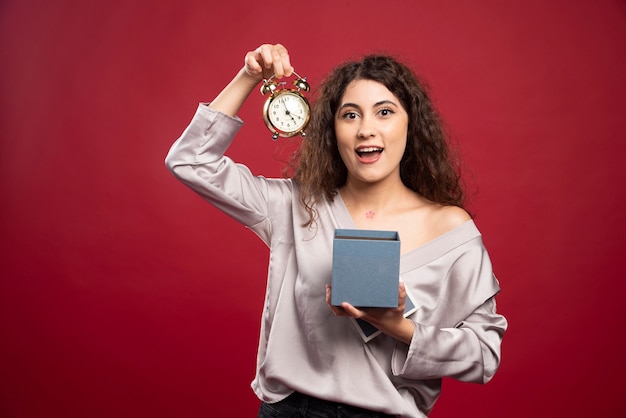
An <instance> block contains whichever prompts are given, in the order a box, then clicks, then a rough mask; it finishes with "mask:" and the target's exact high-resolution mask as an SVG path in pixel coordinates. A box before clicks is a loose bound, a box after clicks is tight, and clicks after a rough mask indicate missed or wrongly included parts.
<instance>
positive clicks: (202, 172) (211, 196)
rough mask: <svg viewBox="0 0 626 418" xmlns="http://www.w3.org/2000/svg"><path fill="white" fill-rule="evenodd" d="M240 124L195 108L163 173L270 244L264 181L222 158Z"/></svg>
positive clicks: (232, 119)
mask: <svg viewBox="0 0 626 418" xmlns="http://www.w3.org/2000/svg"><path fill="white" fill-rule="evenodd" d="M242 125H243V122H242V121H241V119H239V118H237V117H235V118H233V117H230V116H228V115H225V114H223V113H220V112H217V111H215V110H213V109H211V108H209V107H208V106H206V105H203V104H200V105H199V106H198V109H197V111H196V114H195V115H194V117H193V119H192V121H191V123H190V124H189V126H188V127H187V129H185V131H184V132H183V134H182V135H181V137H180V138H179V139H178V140H177V141H176V142H175V143H174V144H173V145H172V147H171V148H170V151H169V153H168V155H167V157H166V159H165V164H166V166H167V167H168V169H169V170H170V171H171V172H172V173H173V174H174V176H175V177H176V178H178V179H179V180H180V181H181V182H183V183H184V184H186V185H187V186H188V187H190V188H191V189H192V190H194V191H195V192H196V193H198V194H199V195H200V196H201V197H202V198H203V199H205V200H207V201H209V202H210V203H211V204H213V205H214V206H215V207H217V208H218V209H220V210H222V211H223V212H225V213H226V214H227V215H229V216H231V217H232V218H234V219H235V220H237V221H238V222H240V223H242V224H244V225H245V226H247V227H249V228H251V229H253V230H254V231H255V232H256V233H257V234H258V235H259V236H260V237H261V239H263V240H264V242H266V243H268V242H269V234H270V223H269V221H268V199H269V197H268V196H269V191H268V182H269V180H268V179H265V178H264V177H260V176H254V175H252V173H251V172H250V170H249V169H248V168H247V167H246V166H244V165H241V164H236V163H235V162H234V161H232V160H231V159H230V158H228V157H226V156H224V153H225V151H226V149H227V148H228V146H229V145H230V144H231V142H232V140H233V138H234V136H235V134H236V133H237V132H238V131H239V129H240V128H241V126H242Z"/></svg>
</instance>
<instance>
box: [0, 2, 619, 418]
mask: <svg viewBox="0 0 626 418" xmlns="http://www.w3.org/2000/svg"><path fill="white" fill-rule="evenodd" d="M0 41H1V44H0V62H1V65H0V75H1V77H0V83H1V85H0V92H1V100H2V104H1V112H0V135H1V137H0V138H1V142H0V196H1V202H2V206H1V209H0V246H1V248H0V277H1V281H0V415H1V416H2V417H7V418H18V417H65V418H68V417H138V416H145V417H148V416H149V417H174V416H175V417H206V416H216V417H217V416H235V417H251V416H255V414H256V410H257V408H258V401H257V400H256V398H255V397H254V395H253V393H252V391H251V390H250V388H249V383H250V381H251V380H252V378H253V372H254V360H255V354H256V344H257V338H258V326H259V318H260V311H261V307H262V300H263V291H264V287H265V272H266V262H267V255H268V252H267V249H266V248H265V247H264V245H263V244H262V243H261V242H260V241H259V240H258V239H257V238H256V237H255V236H254V235H253V234H251V233H250V232H249V231H247V230H245V229H244V228H243V227H241V226H240V225H238V224H236V223H234V222H233V221H232V220H230V219H229V218H227V217H226V216H224V215H223V214H221V213H219V212H218V211H217V210H215V209H214V208H212V207H211V206H210V205H208V204H206V203H204V202H203V201H202V200H201V199H199V198H198V197H196V196H195V195H194V194H192V193H191V192H190V191H188V190H187V189H186V188H184V187H183V186H182V185H181V184H179V183H178V182H176V181H175V180H174V178H173V177H172V176H171V175H170V174H169V173H168V172H167V171H166V169H165V167H164V164H163V159H164V157H165V154H166V152H167V150H168V149H169V146H170V145H171V143H172V142H173V141H174V140H175V139H176V138H177V137H178V135H179V134H180V133H181V132H182V130H183V129H184V127H185V126H186V125H187V123H188V122H189V120H190V118H191V116H192V114H193V112H194V111H195V108H196V104H197V102H200V101H206V100H210V99H211V98H212V97H213V96H214V95H215V94H216V93H217V92H218V90H219V89H220V88H221V86H223V85H224V84H225V83H226V82H228V81H229V80H230V78H231V77H232V76H233V75H234V73H235V72H236V71H237V70H238V69H239V68H240V66H241V65H242V62H243V56H244V54H245V52H246V51H248V50H249V49H252V48H254V47H256V46H257V45H258V44H260V43H263V42H277V41H280V42H282V43H284V44H285V45H286V46H287V47H288V48H289V49H290V51H291V53H292V58H293V62H294V64H295V67H296V70H297V71H298V72H299V73H300V74H301V75H306V76H308V79H309V81H310V83H311V84H312V85H313V87H315V86H316V83H317V82H319V80H320V78H321V77H322V75H323V74H325V73H326V72H327V71H328V70H329V69H330V68H331V67H332V66H333V65H334V64H336V63H337V62H339V61H342V60H344V59H346V58H350V57H355V56H359V55H361V54H362V53H364V52H370V51H387V52H391V53H393V54H396V55H399V56H400V57H402V58H404V60H405V61H407V62H408V63H409V64H410V65H411V66H413V67H414V68H415V69H416V70H417V71H418V72H419V73H420V74H422V75H423V76H424V78H425V79H426V80H428V82H429V84H430V86H431V90H432V93H433V97H434V99H435V102H436V104H437V106H438V108H439V109H440V111H441V112H442V114H443V115H444V118H445V119H446V120H447V122H448V124H449V127H450V131H451V134H452V136H453V138H454V139H455V141H457V142H458V143H459V145H460V147H461V150H462V153H463V157H464V160H465V162H466V164H467V166H468V167H469V170H470V176H469V178H470V179H471V182H472V185H473V186H472V190H475V191H476V193H475V195H474V198H473V199H472V201H471V208H472V210H473V211H474V213H475V214H476V222H477V224H478V226H479V228H480V229H481V231H482V232H483V234H484V238H485V242H486V244H487V246H488V248H489V250H490V253H491V256H492V259H493V262H494V266H495V271H496V274H497V276H498V277H499V279H500V282H501V285H502V288H503V292H502V294H501V296H500V298H499V309H500V310H501V312H502V313H504V314H505V315H506V316H507V318H508V319H509V321H510V330H509V332H508V333H507V335H506V337H505V340H504V344H503V363H502V367H501V369H500V372H499V373H498V374H497V375H496V377H495V378H494V380H493V381H492V382H491V383H489V384H488V385H486V386H480V385H472V384H461V383H458V382H454V381H451V380H446V381H445V383H444V392H443V395H442V397H441V399H440V402H439V404H438V405H437V406H436V408H435V411H434V412H433V414H432V416H433V417H446V416H464V417H529V416H532V417H554V416H572V417H588V416H597V417H622V416H624V415H625V414H626V401H625V399H626V398H624V395H623V391H624V388H625V387H624V382H623V380H622V379H623V376H624V375H626V364H625V361H624V354H623V353H624V342H625V340H626V338H624V335H625V331H624V326H623V325H624V320H625V319H626V309H625V308H624V305H625V304H624V292H625V291H626V285H625V284H624V283H625V280H624V279H625V277H624V273H623V268H622V263H623V261H624V259H625V257H626V251H625V248H624V247H625V246H624V244H623V243H622V237H623V234H624V232H626V215H625V211H624V203H625V202H626V187H625V186H624V181H625V180H626V175H625V173H624V168H623V164H622V159H623V154H624V151H626V145H625V139H626V134H625V132H626V118H625V117H624V112H625V111H626V100H625V97H626V53H625V51H626V3H624V1H623V0H593V1H592V0H586V1H574V2H572V1H565V0H557V1H543V0H530V1H525V2H503V1H499V0H486V1H450V0H445V1H437V2H427V1H411V2H409V1H399V0H386V1H357V0H350V1H348V0H333V1H315V2H280V1H275V0H268V1H264V2H259V1H255V2H209V1H186V2H181V1H159V0H157V1H132V0H130V1H129V0H111V1H107V2H100V1H97V2H96V1H78V0H76V1H70V0H61V1H43V0H20V1H15V0H4V1H2V2H1V3H0ZM262 100H263V99H262V98H261V96H260V95H258V94H256V93H255V94H253V97H252V98H251V99H250V100H249V101H248V103H247V104H246V106H245V108H244V109H243V110H242V112H241V116H242V117H243V118H244V120H246V126H245V127H244V128H243V130H242V131H241V133H240V136H239V137H238V140H237V141H236V143H235V145H234V146H233V147H232V149H231V151H230V154H231V155H232V156H233V157H234V158H235V159H236V160H240V161H245V162H246V163H247V164H248V165H249V166H251V168H252V169H253V170H254V171H255V172H256V173H258V174H264V175H266V176H275V175H279V174H280V169H281V167H282V163H281V152H280V148H281V142H279V143H274V142H273V141H272V140H271V139H270V136H269V133H268V132H267V131H266V130H265V127H264V126H263V122H262V119H261V115H260V109H261V105H262ZM231 399H237V400H236V401H235V403H232V404H231V403H230V401H229V400H231Z"/></svg>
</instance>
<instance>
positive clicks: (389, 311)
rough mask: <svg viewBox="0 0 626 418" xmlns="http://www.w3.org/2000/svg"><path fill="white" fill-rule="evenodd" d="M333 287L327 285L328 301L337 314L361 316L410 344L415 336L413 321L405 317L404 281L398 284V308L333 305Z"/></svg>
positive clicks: (383, 330) (388, 333) (347, 304)
mask: <svg viewBox="0 0 626 418" xmlns="http://www.w3.org/2000/svg"><path fill="white" fill-rule="evenodd" d="M331 295H332V288H331V286H330V285H326V303H327V304H328V306H329V307H330V309H331V310H332V311H333V313H334V314H335V315H336V316H348V317H351V318H359V319H362V320H364V321H367V322H369V323H370V324H372V325H373V326H375V327H376V328H378V329H379V330H381V331H382V332H384V333H385V334H387V335H389V336H392V337H394V338H396V339H398V340H400V341H402V342H405V343H407V344H409V343H410V342H411V339H412V338H413V330H414V325H413V322H412V321H410V320H408V319H406V318H405V317H404V308H405V305H406V288H405V287H404V283H402V282H400V284H399V285H398V307H397V308H361V309H359V308H356V307H354V306H352V305H351V304H349V303H348V302H343V303H342V304H341V306H333V305H331V303H330V301H331Z"/></svg>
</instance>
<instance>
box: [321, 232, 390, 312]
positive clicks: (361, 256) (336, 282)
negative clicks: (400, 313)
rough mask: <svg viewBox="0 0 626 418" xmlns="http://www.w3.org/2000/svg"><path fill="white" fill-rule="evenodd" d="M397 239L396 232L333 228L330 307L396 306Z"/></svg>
mask: <svg viewBox="0 0 626 418" xmlns="http://www.w3.org/2000/svg"><path fill="white" fill-rule="evenodd" d="M399 277H400V237H399V236H398V233H397V232H396V231H374V230H364V229H336V230H335V237H334V239H333V269H332V287H333V291H332V298H331V304H332V305H334V306H338V305H341V303H342V302H348V303H350V304H351V305H353V306H356V307H358V308H394V307H397V306H398V281H399Z"/></svg>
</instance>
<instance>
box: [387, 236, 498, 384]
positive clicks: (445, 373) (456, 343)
mask: <svg viewBox="0 0 626 418" xmlns="http://www.w3.org/2000/svg"><path fill="white" fill-rule="evenodd" d="M477 241H478V242H474V243H472V244H469V246H470V247H471V248H470V249H469V250H468V251H464V252H463V253H462V255H461V256H459V257H457V258H455V259H454V260H453V261H452V262H451V263H450V267H449V269H448V270H447V271H445V273H444V274H443V275H442V276H441V280H442V281H443V284H442V285H441V290H440V293H439V294H438V295H437V303H436V308H435V309H433V312H431V313H430V314H429V315H427V316H425V318H427V319H425V320H423V321H422V320H420V319H419V318H418V319H417V320H415V319H412V320H413V323H414V325H415V329H414V333H413V338H412V340H411V343H410V344H409V345H408V346H407V345H406V344H403V343H398V344H397V346H396V349H395V350H394V354H393V358H392V371H393V373H394V375H396V376H402V377H405V378H408V379H420V380H423V379H437V378H442V377H451V378H454V379H457V380H461V381H465V382H475V383H487V382H488V381H489V380H491V378H492V377H493V376H494V374H495V373H496V371H497V369H498V367H499V365H500V345H501V342H502V337H503V335H504V332H505V331H506V328H507V325H508V324H507V321H506V319H505V318H504V316H502V315H500V314H498V313H497V311H496V302H495V296H496V294H497V293H498V292H499V290H500V288H499V285H498V281H497V280H496V278H495V276H494V275H493V272H492V267H491V262H490V260H489V257H488V255H487V253H486V250H485V249H484V247H483V246H482V241H480V240H477Z"/></svg>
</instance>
